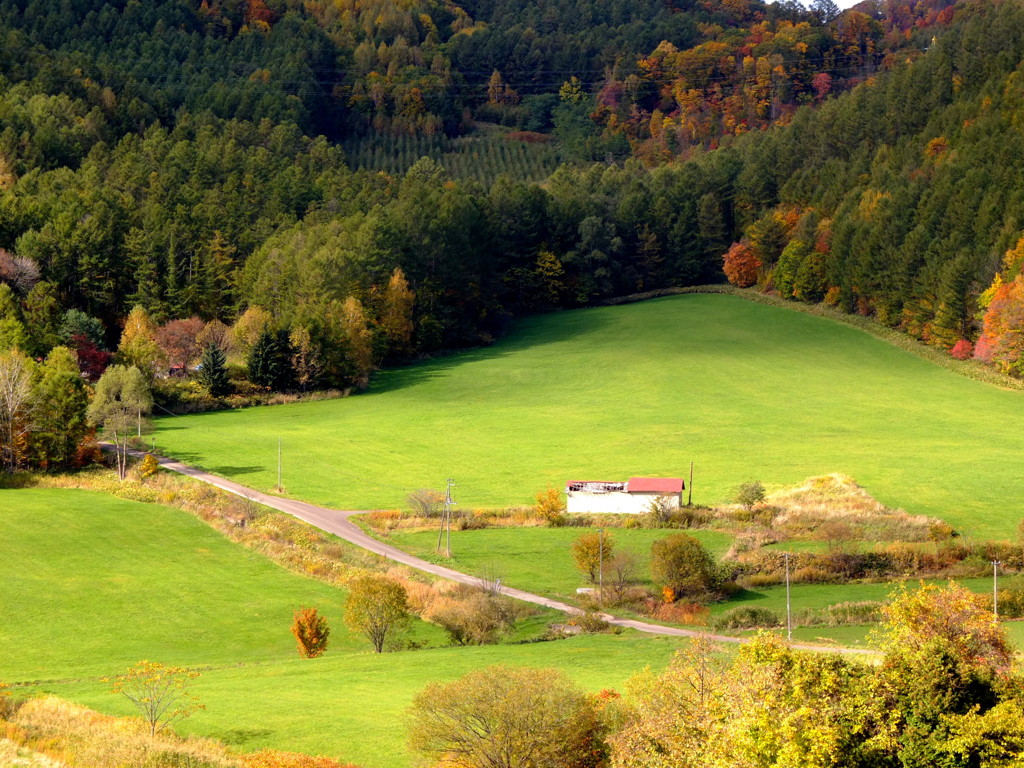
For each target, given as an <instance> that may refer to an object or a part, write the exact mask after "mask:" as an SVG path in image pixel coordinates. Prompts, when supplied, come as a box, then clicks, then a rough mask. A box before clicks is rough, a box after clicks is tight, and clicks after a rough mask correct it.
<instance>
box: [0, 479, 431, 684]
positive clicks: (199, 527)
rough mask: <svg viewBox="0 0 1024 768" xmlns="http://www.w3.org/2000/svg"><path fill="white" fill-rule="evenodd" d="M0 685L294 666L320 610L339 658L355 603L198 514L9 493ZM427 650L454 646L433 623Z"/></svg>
mask: <svg viewBox="0 0 1024 768" xmlns="http://www.w3.org/2000/svg"><path fill="white" fill-rule="evenodd" d="M0 529H2V530H3V557H2V558H0V606H2V608H3V621H0V648H2V649H3V650H2V652H0V680H6V681H8V682H15V681H23V680H35V679H54V678H67V677H78V676H84V675H94V674H108V673H117V672H121V671H123V670H124V668H125V667H127V666H128V665H129V664H133V663H135V662H137V661H140V660H142V659H150V660H152V661H161V662H164V663H168V664H184V665H195V664H199V665H206V664H228V663H231V664H234V663H239V662H253V661H264V660H270V659H282V658H291V657H292V656H294V655H295V641H294V639H293V638H292V635H291V632H290V630H289V627H290V626H291V619H292V614H293V612H294V611H295V610H296V609H298V608H300V607H303V606H308V605H313V606H316V607H318V608H319V609H320V610H321V611H322V612H323V613H324V614H326V615H327V616H328V618H329V619H331V625H332V629H333V632H332V636H331V641H332V644H334V646H335V647H337V648H338V649H339V650H340V649H344V648H347V649H352V650H355V649H362V648H365V647H367V646H368V644H367V642H366V641H365V640H363V639H362V638H356V637H352V636H351V635H349V633H348V632H347V630H346V629H345V627H344V625H343V624H342V622H341V616H342V610H343V605H344V596H345V593H344V592H342V591H341V590H338V589H336V588H334V587H331V586H329V585H326V584H323V583H320V582H317V581H314V580H312V579H307V578H303V577H302V576H299V575H296V574H293V573H290V572H289V571H286V570H285V569H284V568H282V567H280V566H278V565H276V564H274V563H273V562H271V561H270V560H268V559H267V558H265V557H263V556H262V555H259V554H257V553H255V552H252V551H250V550H247V549H245V548H244V547H242V546H240V545H237V544H234V543H232V542H230V541H228V540H227V539H225V538H224V537H223V536H221V535H220V534H219V533H217V532H216V531H214V530H212V529H211V528H209V527H208V526H207V525H205V524H204V523H202V522H200V521H199V520H197V519H195V518H194V517H192V516H191V515H189V514H187V513H185V512H182V511H180V510H177V509H172V508H170V507H164V506H160V505H158V504H141V503H137V502H132V501H123V500H121V499H116V498H113V497H110V496H107V495H104V494H100V493H93V492H89V491H79V490H58V489H27V490H3V491H0ZM417 631H418V632H419V633H420V634H422V635H423V638H424V639H432V640H433V641H434V642H441V637H442V633H441V632H440V631H439V630H437V629H436V628H435V627H433V626H432V625H426V624H419V623H418V624H417Z"/></svg>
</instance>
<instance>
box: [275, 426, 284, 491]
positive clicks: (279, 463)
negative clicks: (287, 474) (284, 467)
mask: <svg viewBox="0 0 1024 768" xmlns="http://www.w3.org/2000/svg"><path fill="white" fill-rule="evenodd" d="M283 491H284V488H283V487H282V486H281V438H280V437H279V438H277V492H278V493H282V492H283Z"/></svg>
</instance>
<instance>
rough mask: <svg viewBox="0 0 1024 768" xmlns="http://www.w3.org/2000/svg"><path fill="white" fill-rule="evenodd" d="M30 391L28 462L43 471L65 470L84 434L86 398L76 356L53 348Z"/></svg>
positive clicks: (87, 398)
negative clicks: (30, 414)
mask: <svg viewBox="0 0 1024 768" xmlns="http://www.w3.org/2000/svg"><path fill="white" fill-rule="evenodd" d="M40 374H41V375H40V376H39V377H38V378H37V380H36V383H35V384H34V386H33V388H32V400H33V418H32V432H31V434H30V435H29V459H30V461H31V462H32V463H33V464H35V465H36V466H39V467H42V468H44V469H51V468H56V467H67V466H69V465H70V464H71V462H72V460H73V459H74V458H75V451H76V449H77V448H78V444H79V443H80V442H81V440H82V437H84V435H85V430H86V418H85V412H86V407H87V406H88V404H89V397H88V395H87V393H86V391H85V382H84V381H83V380H82V376H81V374H80V373H79V370H78V360H77V359H76V357H75V354H74V353H73V352H72V351H71V350H69V349H67V348H66V347H55V348H54V349H53V351H51V352H50V354H49V355H48V356H47V358H46V361H45V362H44V363H43V365H42V366H41V368H40Z"/></svg>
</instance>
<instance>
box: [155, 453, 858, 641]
mask: <svg viewBox="0 0 1024 768" xmlns="http://www.w3.org/2000/svg"><path fill="white" fill-rule="evenodd" d="M138 455H139V456H141V455H142V454H138ZM157 460H158V462H159V464H160V466H161V467H163V468H164V469H168V470H170V471H172V472H178V473H180V474H182V475H187V476H189V477H192V478H195V479H196V480H200V481H202V482H204V483H209V484H210V485H213V486H216V487H217V488H220V489H221V490H223V491H227V492H228V493H233V494H235V495H236V496H242V497H243V498H247V499H252V500H253V501H255V502H258V503H259V504H263V505H264V506H267V507H271V508H272V509H276V510H278V511H280V512H284V513H285V514H288V515H291V516H293V517H297V518H298V519H299V520H303V521H305V522H307V523H309V524H310V525H312V526H315V527H317V528H319V529H320V530H322V531H326V532H327V533H333V534H334V535H335V536H338V537H339V538H342V539H344V540H345V541H347V542H349V543H351V544H355V545H356V546H357V547H362V548H363V549H365V550H368V551H370V552H373V553H375V554H378V555H380V556H381V557H386V558H387V559H388V560H393V561H395V562H397V563H402V564H403V565H407V566H409V567H410V568H415V569H416V570H418V571H423V572H425V573H430V574H433V575H434V576H440V577H441V578H442V579H448V580H450V581H455V582H459V583H461V584H469V585H472V586H479V585H480V580H479V579H478V578H477V577H475V576H470V575H469V574H466V573H461V572H460V571H455V570H452V569H451V568H445V567H444V566H443V565H437V564H435V563H430V562H427V561H426V560H421V559H420V558H418V557H415V556H414V555H410V554H409V553H408V552H403V551H402V550H400V549H396V548H395V547H392V546H390V545H388V544H385V543H384V542H381V541H378V540H377V539H375V538H373V537H372V536H369V535H367V534H366V533H365V532H363V530H362V529H360V528H359V527H358V526H357V525H356V524H355V523H353V522H352V521H351V520H349V519H348V518H349V517H350V516H352V515H360V514H365V513H364V512H363V511H360V510H349V511H342V510H337V509H327V508H326V507H318V506H316V505H315V504H309V503H307V502H305V501H298V500H296V499H288V498H284V497H282V496H273V495H271V494H268V493H262V492H261V491H257V490H255V489H253V488H249V487H247V486H244V485H242V484H240V483H236V482H234V481H233V480H228V479H226V478H223V477H220V476H219V475H214V474H212V473H210V472H206V471H204V470H202V469H197V468H196V467H190V466H188V465H187V464H182V463H181V462H179V461H175V460H173V459H167V458H158V459H157ZM500 589H501V593H502V594H504V595H508V596H509V597H512V598H515V599H516V600H522V601H524V602H527V603H533V604H534V605H540V606H543V607H544V608H553V609H554V610H556V611H562V612H563V613H567V614H578V613H580V612H581V611H580V609H579V608H577V607H575V606H572V605H569V604H567V603H562V602H559V601H558V600H552V599H551V598H548V597H544V596H542V595H535V594H533V593H531V592H524V591H523V590H521V589H515V588H513V587H506V586H502V587H500ZM602 616H603V617H604V619H605V620H606V621H607V622H608V623H609V624H612V625H614V626H616V627H623V628H627V629H635V630H637V631H638V632H647V633H649V634H653V635H670V636H674V637H709V638H711V639H712V640H715V641H716V642H722V643H746V642H749V641H748V639H747V638H741V637H730V636H729V635H715V634H709V633H707V632H700V631H697V630H691V629H680V628H679V627H666V626H662V625H660V624H649V623H647V622H644V621H635V620H633V619H621V618H617V617H615V616H611V615H609V614H602ZM793 647H794V648H798V649H800V650H808V651H824V652H836V651H838V652H841V653H857V654H869V653H872V651H869V650H864V649H859V648H839V647H832V646H820V645H804V644H796V643H794V644H793Z"/></svg>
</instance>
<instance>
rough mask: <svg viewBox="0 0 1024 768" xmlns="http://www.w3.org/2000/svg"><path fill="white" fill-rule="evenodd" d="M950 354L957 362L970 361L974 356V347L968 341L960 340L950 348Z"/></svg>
mask: <svg viewBox="0 0 1024 768" xmlns="http://www.w3.org/2000/svg"><path fill="white" fill-rule="evenodd" d="M949 354H950V355H951V356H952V357H955V358H956V359H957V360H968V359H970V358H971V356H972V355H974V345H973V344H972V343H971V342H970V341H968V340H967V339H960V341H958V342H957V343H956V344H954V345H953V346H952V347H951V348H950V350H949Z"/></svg>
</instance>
